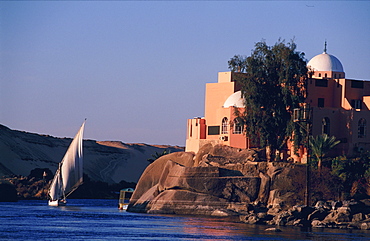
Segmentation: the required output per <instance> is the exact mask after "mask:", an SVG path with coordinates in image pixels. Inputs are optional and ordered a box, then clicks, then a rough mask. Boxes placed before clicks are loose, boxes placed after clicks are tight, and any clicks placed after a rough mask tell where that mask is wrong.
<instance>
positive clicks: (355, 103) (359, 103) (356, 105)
mask: <svg viewBox="0 0 370 241" xmlns="http://www.w3.org/2000/svg"><path fill="white" fill-rule="evenodd" d="M351 107H352V108H353V109H361V107H362V100H351Z"/></svg>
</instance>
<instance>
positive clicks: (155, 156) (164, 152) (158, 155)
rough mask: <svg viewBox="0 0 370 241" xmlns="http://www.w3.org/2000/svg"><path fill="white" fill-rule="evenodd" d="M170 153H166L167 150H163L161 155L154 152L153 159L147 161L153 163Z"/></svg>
mask: <svg viewBox="0 0 370 241" xmlns="http://www.w3.org/2000/svg"><path fill="white" fill-rule="evenodd" d="M170 153H171V151H167V150H164V151H163V152H162V153H158V152H155V154H152V157H153V158H149V159H147V161H148V162H150V163H153V162H154V161H155V160H157V159H158V158H160V157H161V156H164V155H167V154H170Z"/></svg>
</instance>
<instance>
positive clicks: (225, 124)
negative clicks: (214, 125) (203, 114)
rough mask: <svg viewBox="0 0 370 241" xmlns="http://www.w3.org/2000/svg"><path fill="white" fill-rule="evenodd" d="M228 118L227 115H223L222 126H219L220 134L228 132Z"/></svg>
mask: <svg viewBox="0 0 370 241" xmlns="http://www.w3.org/2000/svg"><path fill="white" fill-rule="evenodd" d="M228 122H229V120H228V119H227V117H224V118H223V119H222V128H221V134H228V128H229V123H228Z"/></svg>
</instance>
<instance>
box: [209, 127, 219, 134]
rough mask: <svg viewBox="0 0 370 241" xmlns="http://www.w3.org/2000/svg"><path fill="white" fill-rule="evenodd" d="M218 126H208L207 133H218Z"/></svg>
mask: <svg viewBox="0 0 370 241" xmlns="http://www.w3.org/2000/svg"><path fill="white" fill-rule="evenodd" d="M219 134H220V126H208V135H219Z"/></svg>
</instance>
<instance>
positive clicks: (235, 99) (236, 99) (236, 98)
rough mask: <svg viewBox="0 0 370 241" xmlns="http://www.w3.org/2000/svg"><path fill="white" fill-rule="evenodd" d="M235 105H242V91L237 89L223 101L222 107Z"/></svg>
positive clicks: (240, 106)
mask: <svg viewBox="0 0 370 241" xmlns="http://www.w3.org/2000/svg"><path fill="white" fill-rule="evenodd" d="M231 106H233V107H237V108H243V107H244V101H243V98H242V92H241V91H240V90H239V91H237V92H235V93H233V94H231V95H230V96H229V97H228V98H227V100H226V101H225V103H224V105H223V107H224V108H229V107H231Z"/></svg>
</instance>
